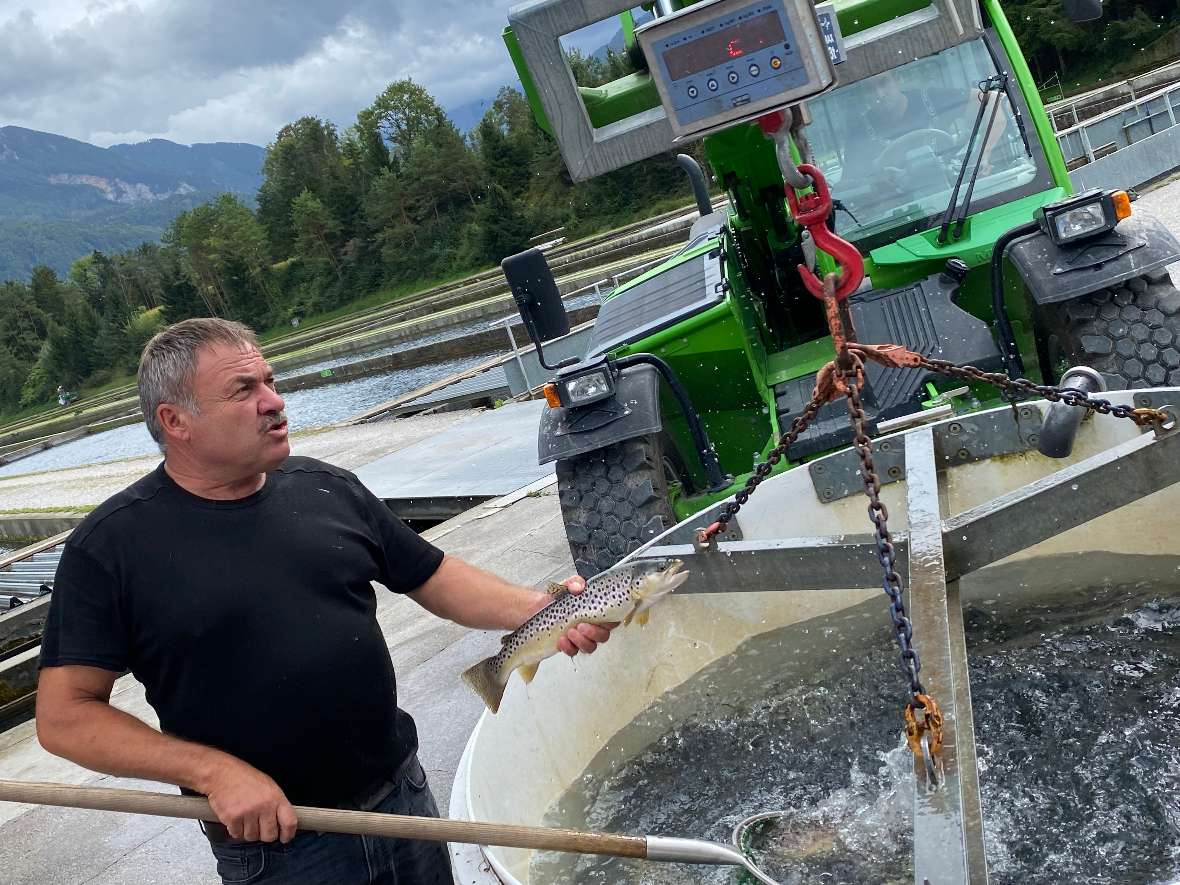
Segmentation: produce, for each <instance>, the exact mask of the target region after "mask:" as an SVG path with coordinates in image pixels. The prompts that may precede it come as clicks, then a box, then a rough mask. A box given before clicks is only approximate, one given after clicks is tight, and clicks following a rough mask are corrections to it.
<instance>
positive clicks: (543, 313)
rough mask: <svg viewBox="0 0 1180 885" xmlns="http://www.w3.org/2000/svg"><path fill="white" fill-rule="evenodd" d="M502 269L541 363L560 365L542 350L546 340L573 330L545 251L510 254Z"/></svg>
mask: <svg viewBox="0 0 1180 885" xmlns="http://www.w3.org/2000/svg"><path fill="white" fill-rule="evenodd" d="M500 268H501V270H503V271H504V277H505V279H507V280H508V288H509V289H511V290H512V297H513V298H514V299H516V309H517V310H519V311H520V318H521V319H522V320H524V327H525V329H526V330H528V333H529V338H531V339H532V340H533V344H535V345H536V346H537V357H538V358H539V359H540V361H541V365H542V366H544V367H545V368H546V369H556V368H560V366H549V365H546V363H545V355H544V354H543V353H542V352H541V344H542V343H543V342H545V341H552V340H553V339H554V338H560V337H561V336H562V335H568V334H569V330H570V320H569V317H568V316H567V315H566V312H565V302H564V301H562V300H561V293H560V292H558V291H557V281H556V280H554V279H553V272H552V271H551V270H550V269H549V262H547V261H546V260H545V255H544V253H542V252H541V250H540V249H529V250H528V251H527V252H520V253H519V254H517V255H510V256H509V257H507V258H505V259H504V260H503V261H501V262H500ZM574 362H577V360H574Z"/></svg>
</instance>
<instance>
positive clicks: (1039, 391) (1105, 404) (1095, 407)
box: [920, 356, 1168, 427]
mask: <svg viewBox="0 0 1180 885" xmlns="http://www.w3.org/2000/svg"><path fill="white" fill-rule="evenodd" d="M920 367H921V368H923V369H927V370H929V371H931V372H937V373H938V374H940V375H946V376H948V377H951V378H958V379H960V380H963V381H981V382H983V383H984V384H990V385H992V386H993V387H998V388H1000V389H1001V390H1003V391H1005V392H1007V393H1011V394H1013V395H1015V396H1018V397H1021V398H1025V399H1027V398H1029V397H1034V396H1036V397H1043V398H1044V399H1047V400H1050V401H1051V402H1055V403H1065V404H1066V405H1067V406H1076V407H1081V408H1086V409H1090V410H1092V411H1095V412H1101V413H1102V414H1103V415H1113V416H1114V417H1115V418H1126V419H1128V420H1130V421H1134V422H1135V423H1136V424H1138V425H1139V426H1140V427H1147V426H1148V425H1151V424H1158V423H1161V422H1165V423H1166V422H1167V420H1168V415H1167V413H1166V412H1162V411H1160V410H1159V409H1140V408H1136V407H1134V406H1127V405H1120V406H1116V405H1113V404H1112V403H1111V402H1110V401H1109V400H1104V399H1098V398H1095V397H1091V396H1087V395H1086V393H1085V392H1084V391H1081V390H1076V389H1075V388H1072V387H1053V386H1052V385H1048V384H1037V383H1036V382H1035V381H1030V380H1028V379H1027V378H1009V377H1008V376H1007V375H1003V374H1000V373H998V372H985V371H983V370H982V369H977V368H976V367H975V366H956V365H955V364H954V363H948V362H947V361H946V360H936V359H931V358H930V357H926V356H923V357H921V363H920Z"/></svg>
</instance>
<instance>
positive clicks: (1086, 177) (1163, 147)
mask: <svg viewBox="0 0 1180 885" xmlns="http://www.w3.org/2000/svg"><path fill="white" fill-rule="evenodd" d="M1177 119H1180V83H1174V84H1172V85H1170V86H1164V87H1162V88H1160V89H1157V90H1155V91H1154V92H1151V93H1148V94H1147V95H1143V96H1140V97H1139V98H1137V99H1135V100H1134V101H1131V102H1127V103H1125V104H1122V105H1120V106H1119V107H1117V108H1113V109H1111V110H1109V111H1106V112H1105V113H1102V114H1099V115H1098V116H1096V117H1093V118H1091V119H1089V120H1085V121H1083V122H1081V123H1079V124H1076V125H1074V126H1070V127H1068V128H1066V129H1062V130H1060V131H1059V132H1058V133H1057V141H1058V143H1059V144H1060V145H1061V151H1062V153H1063V154H1064V155H1065V161H1066V166H1067V167H1068V168H1069V170H1070V175H1071V177H1072V178H1073V179H1074V183H1075V185H1077V186H1078V187H1079V188H1080V187H1138V186H1139V185H1142V184H1145V183H1147V182H1149V181H1152V180H1154V179H1157V178H1159V177H1161V176H1163V175H1167V174H1168V173H1170V172H1173V171H1175V170H1176V169H1178V168H1180V127H1177V126H1176V122H1177Z"/></svg>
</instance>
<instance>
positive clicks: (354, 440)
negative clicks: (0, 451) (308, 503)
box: [0, 409, 478, 511]
mask: <svg viewBox="0 0 1180 885" xmlns="http://www.w3.org/2000/svg"><path fill="white" fill-rule="evenodd" d="M477 411H478V410H474V409H472V410H464V411H457V412H443V413H440V414H437V415H418V416H414V417H411V418H398V419H394V420H389V421H379V422H376V423H373V424H360V425H356V426H343V427H330V428H327V429H321V430H314V431H306V432H303V433H295V434H292V436H291V453H292V454H295V455H306V456H308V457H311V458H319V459H320V460H323V461H327V462H329V463H331V464H335V465H336V466H338V467H343V468H345V469H348V470H352V469H355V468H357V467H360V466H361V465H362V464H368V463H369V462H370V461H375V460H376V459H377V458H380V457H381V456H382V455H387V454H389V453H390V452H396V451H397V450H398V449H403V448H405V447H406V446H409V445H413V444H414V443H416V442H418V441H420V440H422V439H424V438H426V437H429V436H433V435H434V434H437V433H440V432H441V431H443V430H445V429H446V428H448V427H450V426H451V425H452V424H455V423H457V422H459V421H464V420H466V419H468V418H471V417H473V416H474V415H475V414H477ZM159 463H160V456H158V455H151V456H147V457H142V458H128V459H126V460H124V461H112V462H108V463H105V464H93V465H90V466H88V467H68V468H65V469H63V470H50V471H45V472H42V473H27V474H20V475H18V476H11V477H0V511H13V510H24V509H36V510H44V509H45V508H48V507H63V508H64V507H84V506H94V505H97V504H100V503H102V502H103V501H104V500H106V499H107V498H108V497H110V496H111V495H113V494H115V493H116V492H118V491H120V490H122V489H124V488H126V487H127V486H128V485H130V484H131V483H133V482H134V481H135V480H137V479H139V477H141V476H143V475H144V474H145V473H148V472H149V471H151V470H153V469H154V468H155V467H156V465H157V464H159Z"/></svg>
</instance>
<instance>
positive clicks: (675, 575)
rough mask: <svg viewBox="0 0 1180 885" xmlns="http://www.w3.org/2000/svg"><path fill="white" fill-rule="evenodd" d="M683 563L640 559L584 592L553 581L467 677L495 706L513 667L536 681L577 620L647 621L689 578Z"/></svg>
mask: <svg viewBox="0 0 1180 885" xmlns="http://www.w3.org/2000/svg"><path fill="white" fill-rule="evenodd" d="M682 568H684V563H683V562H682V561H681V560H679V559H652V560H641V561H640V562H636V563H629V564H627V565H622V566H617V567H615V568H613V569H610V570H609V571H605V572H603V573H602V574H600V575H595V576H594V577H593V578H591V579H590V580H589V581H587V582H586V589H585V590H583V591H582V592H581V593H570V592H569V590H567V589H566V588H565V587H563V586H561V585H559V584H558V585H554V587H553V588H551V590H550V592H551V593H552V594H553V601H552V602H550V603H549V604H548V605H547V606H545V607H544V608H543V609H541V610H540V611H539V612H537V613H536V614H535V615H533V616H532V617H531V618H529V619H528V620H527V621H525V622H524V623H523V624H521V625H520V626H519V627H518V628H517V629H516V630H514V631H513V632H512V633H509V634H508V635H507V636H505V637H504V638H503V639H501V640H500V641H501V642H502V643H503V647H502V648H501V649H500V653H499V654H498V655H495V656H493V657H490V658H487V659H486V660H483V661H480V662H479V663H478V664H476V665H475V666H474V667H472V668H471V669H469V670H468V671H467V672H466V673H464V674H463V680H464V681H465V682H466V683H467V684H468V685H470V686H471V687H472V688H473V689H474V690H475V693H476V694H478V695H479V696H480V697H481V698H483V702H484V703H485V704H487V706H488V709H489V710H491V711H492V712H493V713H495V712H497V711H498V710H499V709H500V700H501V698H503V697H504V688H505V687H506V686H507V685H508V677H509V676H511V675H512V671H513V670H520V675H521V678H523V679H524V681H525V682H526V683H527V682H532V681H533V677H534V676H535V675H536V674H537V667H538V666H540V664H541V661H543V660H545V658H547V657H550V656H551V655H555V654H557V651H558V648H557V640H558V639H560V638H561V637H562V636H563V635H564V634H565V631H566V630H568V629H569V628H570V627H573V626H574V625H575V624H608V623H614V622H616V621H620V622H622V624H623V625H624V626H627V625H629V624H630V623H631V622H632V621H633V620H634V621H637V622H638V623H639V624H640V625H643V624H646V623H647V618H648V612H649V610H650V609H651V607H652V606H653V605H655V604H656V603H657V602H659V601H660V600H661V599H663V598H664V597H665V596H667V595H668V594H669V593H671V592H672V591H673V590H675V589H676V588H677V587H679V586H680V585H681V584H683V583H684V582H685V581H686V580H687V579H688V572H684V571H681V569H682Z"/></svg>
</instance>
